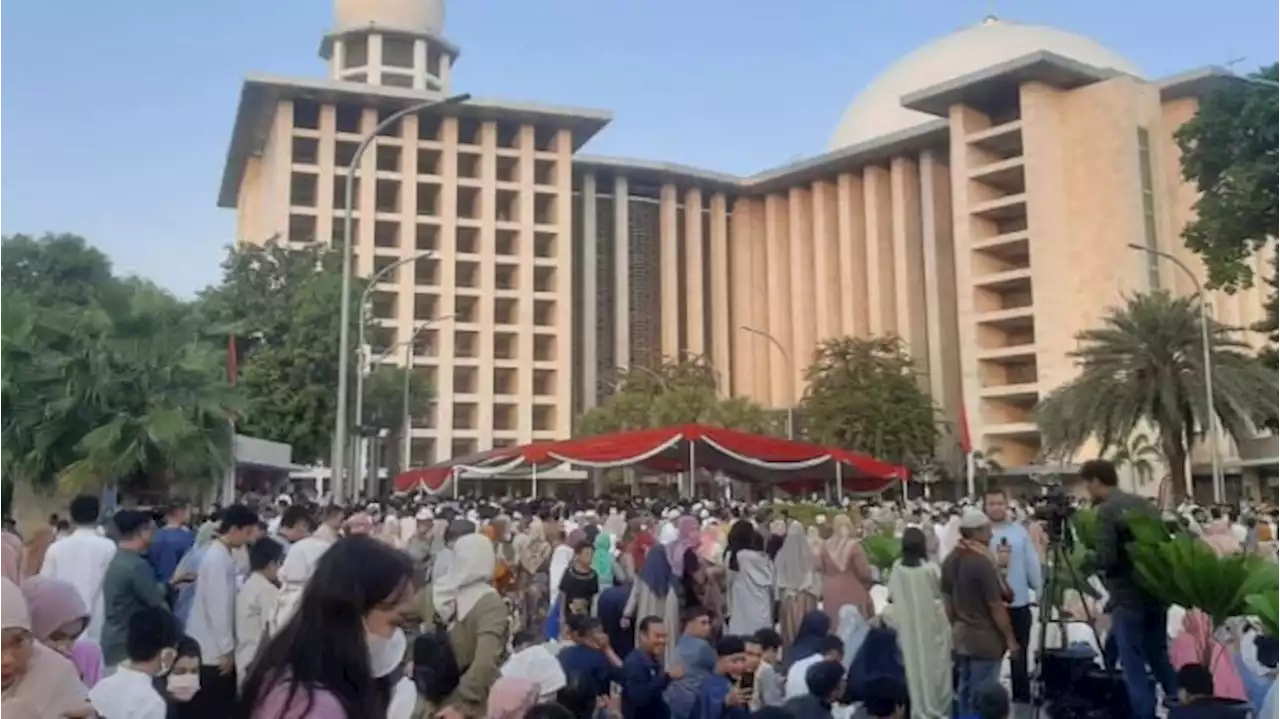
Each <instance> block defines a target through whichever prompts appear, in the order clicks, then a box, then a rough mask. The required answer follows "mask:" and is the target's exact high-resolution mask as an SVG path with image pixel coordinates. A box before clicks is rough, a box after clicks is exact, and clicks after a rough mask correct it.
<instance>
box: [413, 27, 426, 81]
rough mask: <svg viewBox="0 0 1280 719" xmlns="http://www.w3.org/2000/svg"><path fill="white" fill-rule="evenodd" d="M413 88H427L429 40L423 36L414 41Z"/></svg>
mask: <svg viewBox="0 0 1280 719" xmlns="http://www.w3.org/2000/svg"><path fill="white" fill-rule="evenodd" d="M413 89H415V90H425V89H427V41H426V40H424V39H422V38H415V39H414V41H413Z"/></svg>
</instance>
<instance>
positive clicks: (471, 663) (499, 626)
mask: <svg viewBox="0 0 1280 719" xmlns="http://www.w3.org/2000/svg"><path fill="white" fill-rule="evenodd" d="M453 551H454V561H453V564H452V565H451V566H450V568H449V572H448V574H446V575H445V576H443V577H441V578H440V581H438V582H436V584H435V585H434V586H433V587H432V589H431V593H430V596H429V597H426V598H425V600H426V601H425V602H424V616H427V617H438V618H439V621H440V622H441V623H442V624H443V625H444V626H446V627H448V628H449V644H450V646H452V647H453V653H454V656H455V657H457V659H458V666H459V667H460V668H461V669H462V676H461V677H460V679H459V682H458V687H457V689H455V690H454V691H453V692H452V693H450V694H449V696H447V697H445V699H444V700H443V701H441V702H440V703H439V705H437V706H430V707H428V708H427V709H428V711H427V712H426V713H424V714H422V716H436V715H437V712H441V711H444V712H445V713H446V714H447V713H448V712H449V711H450V710H452V711H453V712H456V713H455V714H454V716H455V717H459V718H460V717H471V716H479V715H482V714H483V712H484V709H483V707H484V706H485V698H486V697H487V696H488V694H489V691H490V689H491V688H492V687H493V685H494V682H496V681H497V680H498V677H499V676H501V671H502V669H501V668H502V662H503V659H504V658H505V655H506V649H507V635H508V634H509V633H510V626H511V623H510V621H509V620H508V617H507V607H506V604H504V603H503V601H502V599H501V598H500V597H499V596H498V593H497V592H496V591H495V590H494V588H493V586H492V585H491V584H490V582H492V580H493V570H494V565H495V564H496V562H497V560H496V558H495V557H494V553H493V543H492V542H490V541H489V540H488V539H485V538H484V537H483V536H482V535H479V534H468V535H466V536H463V537H461V538H459V539H458V541H457V543H456V544H454V547H453Z"/></svg>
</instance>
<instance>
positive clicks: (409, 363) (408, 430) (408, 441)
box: [400, 315, 455, 467]
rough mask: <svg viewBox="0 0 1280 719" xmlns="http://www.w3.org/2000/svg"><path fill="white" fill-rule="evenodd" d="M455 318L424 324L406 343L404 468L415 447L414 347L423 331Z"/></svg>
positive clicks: (447, 317) (438, 319) (441, 318)
mask: <svg viewBox="0 0 1280 719" xmlns="http://www.w3.org/2000/svg"><path fill="white" fill-rule="evenodd" d="M454 317H455V315H445V316H444V317H433V318H432V319H429V320H427V321H425V322H423V323H422V324H421V325H418V329H416V330H414V331H413V334H412V335H410V336H409V341H408V342H405V343H404V397H403V403H404V437H402V438H401V440H400V441H401V442H403V443H404V446H403V447H402V448H401V452H402V454H403V457H404V461H403V462H402V463H401V465H402V466H404V467H408V466H409V459H410V456H411V454H412V452H411V449H412V447H413V438H412V436H411V435H412V434H413V424H412V417H410V416H409V386H410V379H411V375H410V372H412V371H413V346H414V343H415V342H416V341H417V339H418V335H419V334H421V333H422V331H423V330H425V329H427V328H428V327H434V326H435V325H437V324H439V323H441V322H444V321H445V320H451V319H453V318H454Z"/></svg>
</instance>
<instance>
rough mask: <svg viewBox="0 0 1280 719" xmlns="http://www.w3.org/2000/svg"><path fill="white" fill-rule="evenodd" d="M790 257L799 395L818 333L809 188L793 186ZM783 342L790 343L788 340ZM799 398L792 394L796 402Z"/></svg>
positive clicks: (793, 347)
mask: <svg viewBox="0 0 1280 719" xmlns="http://www.w3.org/2000/svg"><path fill="white" fill-rule="evenodd" d="M787 210H788V211H787V234H788V243H787V244H788V246H787V257H788V259H789V262H788V264H789V265H790V267H789V269H790V271H791V302H790V305H791V308H790V309H791V311H790V313H789V315H790V317H791V346H790V347H789V348H788V349H789V350H790V353H791V362H792V365H793V366H792V367H791V374H792V377H791V382H792V386H793V387H796V388H797V389H795V390H794V391H793V394H799V392H800V389H799V388H800V387H802V386H803V385H804V379H803V378H804V368H805V367H807V366H808V365H809V357H810V355H812V354H813V345H814V339H815V337H816V336H817V331H816V330H815V322H814V299H815V298H814V293H815V291H816V288H815V287H814V282H813V200H812V198H811V196H810V192H809V190H808V188H804V187H793V188H791V192H790V196H789V198H788V200H787ZM779 339H782V340H783V344H786V340H785V339H783V338H781V337H780V338H779ZM794 399H795V397H792V401H794Z"/></svg>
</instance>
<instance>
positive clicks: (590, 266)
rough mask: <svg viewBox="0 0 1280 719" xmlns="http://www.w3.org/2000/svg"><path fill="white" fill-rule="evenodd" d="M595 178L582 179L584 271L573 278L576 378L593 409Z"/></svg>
mask: <svg viewBox="0 0 1280 719" xmlns="http://www.w3.org/2000/svg"><path fill="white" fill-rule="evenodd" d="M596 210H597V208H596V176H595V173H593V172H588V173H586V174H584V175H583V176H582V267H576V268H574V274H576V275H577V276H578V277H581V278H582V298H583V302H582V307H581V308H579V309H580V310H581V312H582V376H581V377H578V378H576V379H577V380H578V381H579V382H580V384H579V389H580V390H581V391H582V403H583V407H585V408H587V409H590V408H592V407H594V406H596V395H597V394H598V392H599V386H598V385H599V377H598V376H597V373H598V370H597V364H598V362H599V357H600V352H599V348H598V346H597V345H598V343H599V337H597V336H596V327H597V325H598V323H599V314H600V306H599V305H598V304H596V302H595V298H596V296H597V295H598V294H599V293H600V289H599V287H598V286H597V284H598V283H597V282H596V263H597V262H598V261H599V260H598V258H597V257H596V253H597V251H598V249H599V244H598V242H597V239H598V238H597V233H598V230H599V227H598V225H597V223H596Z"/></svg>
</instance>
